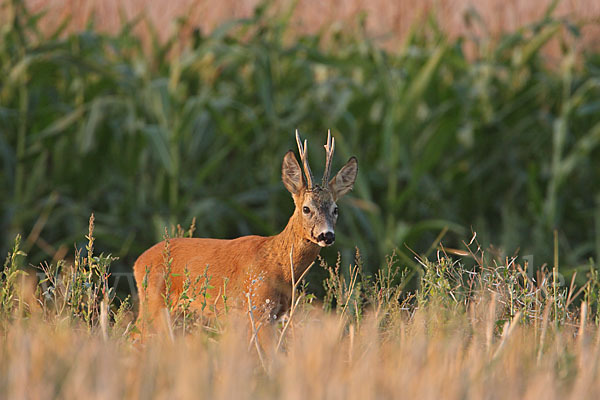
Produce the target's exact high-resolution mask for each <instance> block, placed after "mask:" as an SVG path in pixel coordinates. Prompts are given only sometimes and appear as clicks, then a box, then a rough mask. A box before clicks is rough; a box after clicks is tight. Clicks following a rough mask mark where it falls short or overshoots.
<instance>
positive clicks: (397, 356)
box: [0, 219, 600, 399]
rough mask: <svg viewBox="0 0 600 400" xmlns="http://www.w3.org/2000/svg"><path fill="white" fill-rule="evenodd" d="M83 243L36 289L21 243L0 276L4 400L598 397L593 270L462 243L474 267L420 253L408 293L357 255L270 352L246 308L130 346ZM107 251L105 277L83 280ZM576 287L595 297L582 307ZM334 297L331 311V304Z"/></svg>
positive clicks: (0, 389)
mask: <svg viewBox="0 0 600 400" xmlns="http://www.w3.org/2000/svg"><path fill="white" fill-rule="evenodd" d="M87 242H88V245H87V249H86V250H87V251H88V256H87V257H85V258H84V259H83V260H81V259H79V260H75V262H74V266H77V268H71V265H70V263H69V262H65V261H60V262H59V264H58V266H57V267H58V268H57V269H55V268H54V267H53V266H46V267H45V268H44V274H45V275H46V276H48V273H49V271H54V272H53V273H54V275H53V277H50V276H48V278H49V280H48V281H42V282H40V283H39V284H38V283H37V282H34V283H33V286H34V289H33V293H31V292H32V290H31V288H30V289H29V291H28V290H27V287H28V285H30V284H32V283H26V282H23V283H21V284H18V282H17V283H15V280H14V278H13V277H12V275H11V272H12V271H15V270H16V268H17V267H18V266H16V265H15V263H22V262H23V261H24V260H23V259H22V258H23V257H25V255H24V254H23V253H22V251H20V250H19V247H18V241H17V243H16V244H15V246H14V249H13V251H12V252H11V253H10V254H9V257H8V258H7V261H6V264H5V266H4V270H3V273H2V274H0V283H1V284H2V285H1V286H0V287H2V288H3V291H2V297H1V299H2V309H0V337H1V338H2V339H1V340H0V397H2V398H25V397H32V398H38V399H46V398H81V396H91V397H94V398H114V397H119V398H140V397H142V398H173V397H176V398H211V399H212V398H223V399H225V398H227V399H228V398H236V399H239V398H249V399H250V398H257V397H260V398H285V399H287V398H290V399H295V398H306V397H317V398H341V397H343V398H350V399H354V398H357V399H359V398H360V399H364V398H378V399H379V398H394V399H396V398H415V397H417V398H432V399H433V398H440V397H444V398H477V399H479V398H491V399H494V398H539V397H540V396H544V398H550V399H554V398H557V399H558V398H565V397H569V398H595V397H596V396H597V395H598V394H599V392H600V386H599V383H598V382H600V380H599V379H598V377H599V376H598V371H599V369H598V367H599V366H598V362H599V360H600V353H599V352H600V331H599V330H598V322H599V318H598V316H599V314H598V310H599V308H598V294H599V289H598V287H599V281H598V279H597V275H596V278H592V279H590V280H589V281H588V283H587V285H586V286H585V287H584V289H583V290H578V289H576V288H573V287H571V288H561V289H560V290H559V291H555V290H554V289H553V288H555V285H554V282H553V280H552V279H553V278H552V274H551V273H548V272H547V271H545V270H542V271H541V272H540V273H539V274H537V275H536V276H530V275H529V271H528V268H527V265H521V264H519V263H518V262H517V261H516V260H515V259H505V260H499V259H494V258H493V257H490V256H486V254H485V252H483V251H482V250H481V248H480V246H479V245H478V243H477V242H476V241H475V240H473V241H471V244H469V245H467V246H466V247H465V249H466V251H467V252H468V253H469V254H471V257H472V258H473V259H475V260H477V265H476V267H474V268H470V267H467V266H465V265H464V264H463V263H460V262H458V261H454V260H452V258H451V257H449V256H447V255H446V254H444V253H443V252H442V251H440V252H438V253H437V257H431V259H425V258H419V263H420V271H421V275H420V276H421V277H420V278H419V285H418V287H419V289H418V290H417V291H416V292H408V291H406V290H405V281H406V279H408V276H407V275H406V274H405V273H404V272H403V270H404V269H403V268H400V267H399V265H398V259H397V258H395V257H390V258H388V260H387V262H386V265H385V268H383V269H381V270H380V271H379V273H378V274H377V276H369V275H368V274H367V273H366V272H365V270H364V268H363V266H362V265H361V262H360V258H359V257H358V256H357V259H356V263H355V264H352V265H350V266H349V270H350V273H349V274H348V275H349V276H351V279H350V281H345V279H346V278H345V276H346V274H344V273H342V269H344V267H343V266H341V265H340V264H338V265H333V266H330V265H328V264H327V263H325V262H323V264H322V267H323V268H324V269H326V270H328V271H329V278H328V279H327V284H326V287H327V292H326V297H327V298H329V299H331V302H330V303H323V304H319V303H318V302H316V301H314V299H312V298H311V297H309V296H306V295H305V293H300V296H299V297H298V298H299V299H302V301H301V302H300V303H299V305H298V307H297V308H296V309H295V312H294V313H293V315H291V316H290V318H291V319H290V320H289V321H288V322H287V323H286V324H285V326H279V327H275V330H276V332H275V334H277V335H280V338H281V339H280V341H281V342H282V344H283V346H281V347H277V349H275V348H273V349H271V351H269V352H268V353H267V356H266V357H264V359H263V358H260V357H259V354H262V353H257V351H255V348H254V347H253V346H250V344H251V342H250V339H249V334H248V325H249V322H248V315H245V314H244V313H243V312H242V313H234V312H232V313H228V314H226V315H223V316H221V317H220V318H219V320H218V321H210V322H208V323H207V322H206V321H202V320H197V321H196V322H195V323H194V325H193V328H192V329H191V330H188V331H187V332H186V331H185V329H184V330H177V329H173V328H174V327H175V321H171V320H169V319H167V321H166V322H167V323H168V324H173V325H169V329H168V331H169V332H170V334H169V335H167V334H166V333H165V334H158V335H155V336H153V337H150V338H149V339H148V340H146V341H144V343H143V344H140V343H139V342H134V341H132V340H131V339H129V333H131V332H132V331H133V328H132V316H131V315H130V311H129V307H128V306H123V305H121V306H120V307H118V308H117V303H116V302H114V301H113V300H114V298H113V297H111V296H105V297H100V298H99V297H98V296H96V294H97V293H102V288H103V287H104V282H105V280H104V279H103V277H104V276H105V273H110V268H109V267H110V263H111V260H110V258H104V257H103V256H99V257H98V256H94V250H93V245H94V244H95V239H94V237H93V219H91V220H90V229H89V234H88V236H87ZM102 259H104V260H106V263H105V267H106V268H105V269H103V273H102V274H99V275H98V278H99V279H88V277H89V276H95V273H94V271H96V270H97V269H98V265H99V264H100V263H101V261H100V260H102ZM82 261H83V264H80V263H81V262H82ZM36 286H37V287H36ZM301 286H303V285H301ZM302 290H304V289H302ZM104 293H105V294H106V293H107V292H104ZM5 294H6V295H7V296H5ZM74 295H76V296H79V297H77V299H76V300H74ZM579 296H582V297H583V298H584V300H585V301H584V302H583V303H582V305H581V307H576V306H575V305H574V302H573V299H575V298H577V297H579ZM5 299H8V300H6V301H5ZM73 300H74V301H73ZM11 304H12V305H13V306H11ZM60 304H64V305H65V306H64V307H57V305H60ZM5 305H8V306H5ZM331 306H334V307H335V310H336V312H333V311H325V310H324V309H330V307H331ZM82 310H87V311H90V312H89V313H87V312H82ZM556 310H557V311H558V312H556ZM88 316H91V318H88ZM183 318H185V317H183ZM288 325H289V327H290V329H287V330H286V329H285V327H287V326H288ZM263 329H267V327H263ZM188 332H189V333H188Z"/></svg>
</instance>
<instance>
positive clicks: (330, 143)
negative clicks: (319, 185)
mask: <svg viewBox="0 0 600 400" xmlns="http://www.w3.org/2000/svg"><path fill="white" fill-rule="evenodd" d="M323 147H325V153H326V154H325V173H323V187H325V186H326V185H327V184H328V182H329V175H331V162H332V161H333V152H334V150H335V138H332V137H331V130H330V129H329V130H327V144H326V145H325V146H323Z"/></svg>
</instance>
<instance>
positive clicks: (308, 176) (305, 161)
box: [296, 129, 313, 189]
mask: <svg viewBox="0 0 600 400" xmlns="http://www.w3.org/2000/svg"><path fill="white" fill-rule="evenodd" d="M296 143H298V152H299V153H300V159H301V160H302V165H304V175H306V180H307V182H306V183H307V185H308V189H312V188H313V175H312V172H310V166H309V165H308V153H307V152H306V150H307V148H308V143H307V142H306V140H304V147H303V146H302V140H300V135H299V134H298V129H296Z"/></svg>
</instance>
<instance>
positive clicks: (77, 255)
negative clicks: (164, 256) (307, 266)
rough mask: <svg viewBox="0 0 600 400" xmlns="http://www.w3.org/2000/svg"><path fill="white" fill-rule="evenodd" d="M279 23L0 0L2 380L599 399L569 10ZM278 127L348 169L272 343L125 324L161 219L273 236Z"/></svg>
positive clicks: (597, 119) (72, 385) (583, 93)
mask: <svg viewBox="0 0 600 400" xmlns="http://www.w3.org/2000/svg"><path fill="white" fill-rule="evenodd" d="M293 15H294V14H293V8H292V9H289V10H287V11H286V10H285V9H284V10H278V11H274V10H273V9H272V8H271V7H270V6H269V4H268V3H263V4H261V5H260V6H259V7H258V8H256V10H255V12H254V13H253V14H252V15H250V16H248V17H247V18H243V19H239V20H234V21H228V22H226V23H224V24H222V25H219V26H218V27H217V28H215V29H213V30H210V31H208V32H206V31H202V30H200V29H195V27H194V25H193V24H190V22H189V21H186V20H185V19H181V20H179V22H178V26H179V28H178V29H179V30H175V31H174V33H172V34H171V35H170V36H169V37H167V38H166V39H164V38H161V35H160V34H159V31H161V29H160V27H156V26H153V25H152V23H149V22H148V21H147V20H145V19H144V18H143V17H140V18H139V19H133V20H127V21H125V22H123V23H122V24H121V26H120V27H119V30H118V31H116V32H105V31H101V30H99V29H95V28H94V27H93V25H91V26H90V27H89V29H86V30H84V31H72V30H68V29H67V28H68V26H69V25H68V21H65V23H61V24H58V25H54V26H55V28H54V29H52V31H48V26H49V25H47V24H46V25H44V23H45V22H44V18H45V17H44V16H43V15H40V14H35V13H32V12H30V11H29V10H28V9H27V8H26V5H25V3H24V2H22V1H18V0H14V1H4V2H3V3H2V14H1V19H2V25H1V27H0V68H1V73H0V165H1V169H0V188H2V190H1V191H0V250H1V251H2V253H3V254H8V257H7V259H6V262H5V264H4V266H3V272H2V273H1V274H0V283H1V285H0V334H1V337H2V339H1V340H0V397H2V398H19V397H20V398H24V397H31V398H55V397H60V398H64V397H82V396H85V395H86V394H89V395H90V396H94V397H99V398H104V397H106V398H108V397H111V398H114V397H123V396H127V397H155V398H167V397H168V398H172V397H182V398H198V397H206V398H232V397H235V398H257V397H261V398H262V397H264V398H300V397H308V396H311V397H312V396H317V397H331V398H334V397H335V398H339V397H342V396H344V397H348V398H354V397H356V398H359V397H360V398H403V397H406V398H414V397H420V398H421V397H423V398H426V397H429V398H440V396H442V395H443V397H444V398H482V397H483V398H507V397H511V398H515V397H518V398H539V397H540V396H546V397H548V398H565V397H572V398H585V397H587V398H594V397H598V395H599V394H600V385H599V384H598V382H600V380H599V379H598V374H599V372H598V360H599V357H598V356H599V353H598V352H599V351H600V334H599V333H598V329H597V328H598V324H599V323H600V311H599V307H598V306H599V296H600V279H599V278H598V266H597V260H598V259H599V258H600V165H599V163H598V159H599V156H600V53H598V52H597V51H596V50H595V49H594V48H593V47H592V46H590V47H582V46H580V40H581V36H580V33H581V30H580V28H581V25H579V24H578V23H576V22H575V21H573V20H572V19H569V18H562V17H560V18H559V17H556V16H555V15H554V13H553V8H552V7H550V8H549V9H548V11H547V13H546V14H545V15H542V16H541V17H540V18H539V19H538V20H536V21H535V22H532V23H530V24H528V25H525V26H523V27H519V28H515V29H513V30H511V31H509V32H505V33H502V34H501V35H499V36H491V35H487V34H486V33H481V31H479V30H478V31H477V32H478V34H477V35H475V34H464V35H454V34H453V35H450V34H449V33H448V32H446V31H445V30H444V29H443V28H442V27H441V24H440V23H438V21H437V20H436V18H435V16H434V14H432V15H430V16H427V15H426V16H425V17H424V18H423V19H422V20H419V22H418V23H415V24H414V25H413V26H412V27H411V29H410V30H408V31H407V33H406V35H405V36H404V37H403V40H402V41H399V42H398V43H396V44H395V45H393V46H392V48H390V47H389V46H386V47H382V46H380V45H379V43H378V42H377V41H376V40H375V39H373V37H372V36H371V35H370V33H369V30H368V29H367V27H366V25H365V20H364V19H361V18H357V19H356V20H355V21H353V23H352V26H351V27H350V28H351V29H348V30H345V29H333V30H328V31H325V30H320V31H317V32H308V33H306V32H304V31H297V30H293V28H292V26H293V24H292V23H291V21H292V20H293V19H292V16H293ZM475 19H476V18H475ZM142 23H144V24H145V25H144V26H145V29H148V32H149V33H148V37H146V38H145V39H144V40H142V39H141V38H140V36H139V35H138V33H139V32H138V27H139V24H142ZM183 32H186V33H185V34H186V37H185V40H180V39H181V35H182V34H183ZM148 38H149V40H148ZM551 42H552V43H555V44H556V49H558V50H557V51H558V53H553V54H552V55H551V56H550V55H548V53H547V52H546V46H547V45H548V43H551ZM296 128H298V129H299V130H300V131H301V132H302V135H303V136H305V137H307V138H308V141H309V143H310V145H309V152H310V159H311V160H314V162H315V163H319V164H318V165H322V164H321V163H322V161H321V160H323V159H324V152H323V150H322V149H321V144H322V143H324V140H325V135H326V130H327V129H331V130H332V133H333V134H334V135H335V138H336V150H337V152H336V156H335V158H334V164H336V165H334V167H333V168H334V169H336V168H337V167H339V166H340V165H342V163H343V162H345V161H346V159H347V158H348V157H350V156H351V155H356V156H357V157H358V160H359V176H358V179H357V182H356V186H355V189H354V191H353V193H352V194H351V195H349V196H348V197H347V198H345V199H344V201H342V202H341V204H340V218H339V221H338V228H337V231H336V238H337V240H336V245H335V246H334V248H329V249H326V250H324V251H323V252H322V256H323V259H322V260H320V261H319V262H318V263H317V264H320V265H316V266H314V267H313V268H312V269H311V272H310V274H309V275H308V276H307V278H306V280H305V281H304V282H302V284H301V285H300V286H301V287H300V294H299V297H298V299H299V301H298V305H297V308H296V309H295V312H294V314H293V317H292V318H291V319H290V322H289V324H287V325H286V324H282V325H281V326H278V327H277V330H278V331H277V333H276V334H277V336H278V337H280V338H281V346H280V348H279V349H277V350H274V349H266V352H263V351H261V350H260V349H257V347H256V346H255V343H253V341H252V339H251V338H250V337H249V335H248V330H247V324H248V316H247V315H245V314H243V313H242V315H240V314H239V313H234V312H231V313H229V314H227V315H225V316H223V317H222V318H219V319H217V320H206V319H204V318H202V316H199V315H195V314H194V313H193V312H190V310H189V309H188V308H186V302H185V301H184V302H182V303H181V304H178V305H168V306H169V307H174V309H173V310H172V311H173V313H172V317H170V318H165V327H166V330H165V332H164V334H161V335H157V336H156V337H154V338H151V339H150V340H149V341H148V342H145V343H143V344H142V343H138V342H134V341H132V340H131V338H130V336H131V334H132V333H135V330H136V329H137V327H135V326H134V324H133V321H134V315H135V312H136V310H135V304H136V298H135V296H136V293H135V291H134V290H133V288H132V287H131V285H127V282H131V281H128V279H122V280H120V282H117V277H118V276H122V275H123V274H124V275H125V276H129V277H131V275H130V273H131V265H132V264H133V261H134V259H135V258H136V257H137V256H138V255H139V254H140V253H141V252H142V251H143V250H144V249H146V248H148V247H149V246H150V245H152V244H154V243H155V242H157V241H159V240H161V239H162V238H163V237H164V235H165V228H167V234H168V235H170V236H177V235H185V234H194V235H195V236H209V237H219V238H231V237H236V236H239V235H244V234H261V235H269V234H274V233H276V232H278V231H279V230H281V229H282V227H283V226H284V225H285V223H286V221H287V219H288V218H289V216H290V214H291V211H292V207H293V205H292V201H291V199H290V198H289V194H288V193H287V192H286V191H285V190H284V188H283V185H282V184H281V179H280V173H281V159H282V157H283V155H284V154H285V152H286V151H287V150H288V149H290V148H293V147H294V146H295V144H294V141H293V132H294V130H295V129H296ZM315 173H316V174H318V172H317V171H315ZM90 215H93V218H92V219H91V220H90ZM192 221H194V222H193V223H192ZM178 223H180V224H182V225H184V226H188V225H190V224H193V228H190V229H189V230H187V229H183V228H181V227H180V226H179V225H178ZM86 232H87V236H86V235H85V233H86ZM475 232H476V233H475ZM490 244H494V245H495V246H491V245H490ZM338 251H339V253H338V254H336V252H338ZM24 270H27V271H28V275H26V274H24V273H23V272H22V271H24ZM117 283H119V284H117ZM189 283H190V288H189V291H188V292H187V293H189V295H188V296H189V297H190V298H191V297H197V296H202V293H203V291H202V290H201V288H200V290H197V288H194V287H193V286H194V285H195V284H196V283H198V282H194V281H193V280H192V281H190V282H189ZM192 283H193V284H194V285H192ZM204 293H205V291H204ZM188 300H189V299H188ZM205 300H206V301H207V304H210V299H205ZM187 304H189V302H188V303H187ZM209 306H210V305H209Z"/></svg>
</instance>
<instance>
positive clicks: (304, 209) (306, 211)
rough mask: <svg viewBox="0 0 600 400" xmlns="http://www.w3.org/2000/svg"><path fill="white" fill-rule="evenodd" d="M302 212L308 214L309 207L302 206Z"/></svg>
mask: <svg viewBox="0 0 600 400" xmlns="http://www.w3.org/2000/svg"><path fill="white" fill-rule="evenodd" d="M302 212H303V213H304V214H310V208H308V207H306V206H304V207H302Z"/></svg>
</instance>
